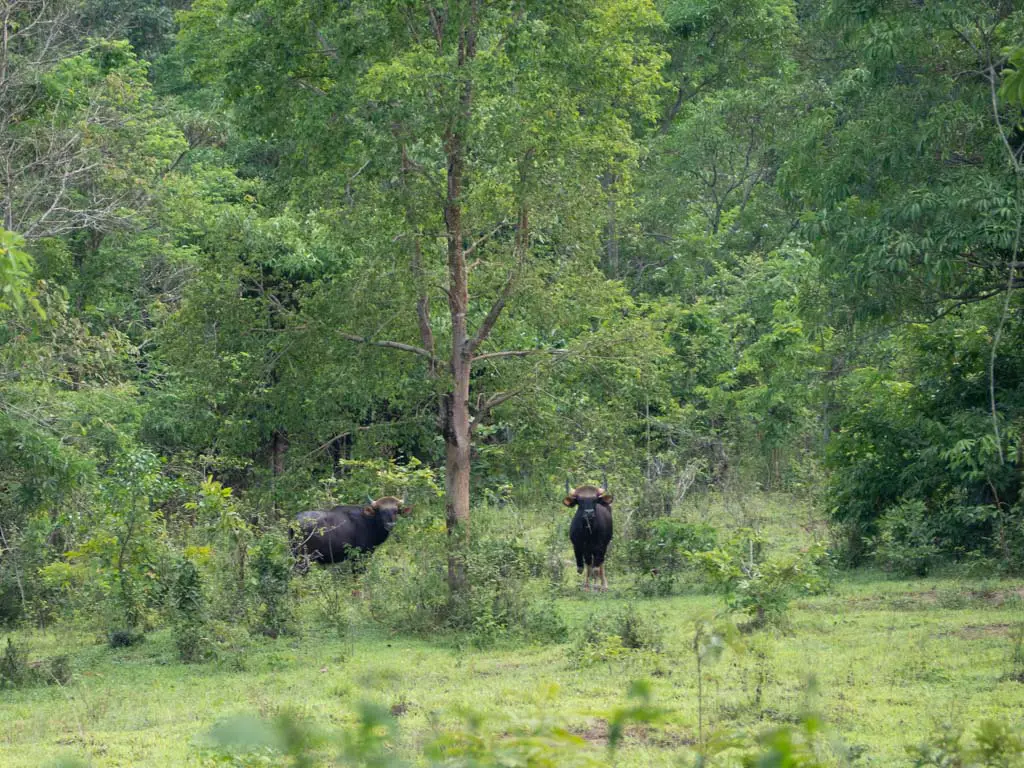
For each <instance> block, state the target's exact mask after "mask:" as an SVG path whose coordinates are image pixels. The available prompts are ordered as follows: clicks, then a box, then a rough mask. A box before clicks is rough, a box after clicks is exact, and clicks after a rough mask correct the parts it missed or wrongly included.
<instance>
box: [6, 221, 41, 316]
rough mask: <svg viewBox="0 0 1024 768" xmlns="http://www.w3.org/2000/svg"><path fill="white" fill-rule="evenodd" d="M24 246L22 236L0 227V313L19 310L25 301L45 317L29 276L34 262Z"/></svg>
mask: <svg viewBox="0 0 1024 768" xmlns="http://www.w3.org/2000/svg"><path fill="white" fill-rule="evenodd" d="M24 247H25V240H24V238H22V237H20V236H19V235H17V234H15V233H14V232H8V231H7V230H6V229H4V228H2V227H0V313H2V312H4V311H6V310H11V309H14V310H17V311H21V310H22V309H23V308H24V306H25V304H26V303H27V304H29V305H31V307H32V308H33V309H35V311H36V312H38V313H39V315H40V317H42V318H43V319H46V312H45V310H44V309H43V306H42V304H40V303H39V300H38V299H37V298H36V296H35V293H34V292H33V291H32V286H31V279H30V278H31V275H32V269H33V267H34V265H35V264H34V262H33V260H32V256H31V255H29V254H28V253H26V252H25V251H24V250H23V249H24Z"/></svg>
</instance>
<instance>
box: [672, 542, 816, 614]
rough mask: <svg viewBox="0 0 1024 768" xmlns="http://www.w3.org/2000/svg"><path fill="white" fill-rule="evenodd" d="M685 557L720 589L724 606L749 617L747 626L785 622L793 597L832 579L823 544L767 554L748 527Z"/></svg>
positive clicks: (708, 580)
mask: <svg viewBox="0 0 1024 768" xmlns="http://www.w3.org/2000/svg"><path fill="white" fill-rule="evenodd" d="M688 557H689V559H690V561H691V562H692V563H693V564H694V565H695V567H696V568H697V569H698V571H699V572H700V573H701V574H702V575H703V577H704V578H705V579H706V581H707V582H708V584H709V585H710V586H711V587H712V588H713V589H716V590H718V591H720V592H722V593H723V594H724V596H725V600H726V607H727V608H728V610H730V611H735V612H739V613H743V614H746V615H747V616H749V617H750V622H749V623H748V624H747V625H746V628H747V629H757V628H760V627H763V626H765V625H767V624H784V623H785V621H786V615H787V610H788V608H789V603H790V601H791V600H792V599H793V597H795V596H796V595H798V594H820V593H822V592H824V591H825V590H827V589H828V587H829V584H830V582H831V575H832V563H831V561H830V558H829V553H828V551H827V549H826V548H825V546H824V545H823V544H813V545H811V546H810V547H808V548H807V549H806V550H803V551H801V552H798V553H795V554H772V555H770V556H769V555H768V553H767V552H766V548H765V545H764V540H763V538H762V537H761V536H760V535H759V534H757V533H755V532H753V531H750V530H741V531H739V532H737V533H736V534H735V535H734V536H733V537H732V538H731V539H729V541H727V542H726V543H725V544H723V545H722V546H718V547H715V548H714V549H712V550H709V551H707V552H691V553H689V554H688Z"/></svg>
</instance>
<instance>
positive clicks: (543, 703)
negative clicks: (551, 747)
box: [0, 579, 1024, 766]
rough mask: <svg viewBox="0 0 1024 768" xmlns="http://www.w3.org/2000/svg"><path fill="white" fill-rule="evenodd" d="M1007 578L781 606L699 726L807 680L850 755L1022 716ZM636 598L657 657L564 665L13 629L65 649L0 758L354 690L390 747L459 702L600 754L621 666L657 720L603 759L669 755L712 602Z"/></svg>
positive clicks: (128, 761) (343, 643) (600, 598)
mask: <svg viewBox="0 0 1024 768" xmlns="http://www.w3.org/2000/svg"><path fill="white" fill-rule="evenodd" d="M1021 589H1024V583H1021V582H1016V581H1006V582H991V581H986V582H965V581H958V580H953V579H934V580H922V581H915V582H893V581H888V580H878V581H873V582H871V581H863V580H858V581H853V582H840V584H839V585H838V586H837V590H836V593H835V594H832V595H828V596H823V597H816V598H811V599H806V600H803V601H800V602H799V603H798V604H796V605H795V606H794V609H793V611H792V619H791V626H790V628H789V630H788V631H787V632H786V633H784V634H783V633H772V632H765V633H761V634H759V635H756V636H753V637H749V638H747V639H746V644H747V646H748V648H747V650H746V652H744V653H740V654H735V653H731V652H727V653H726V655H725V656H724V657H723V659H722V660H721V662H720V663H718V664H717V665H715V666H711V667H709V668H707V670H706V678H705V690H706V701H705V712H706V717H707V722H708V724H709V726H710V728H711V729H714V728H716V727H719V728H721V727H726V728H732V727H744V728H763V727H767V726H769V725H772V724H776V723H785V722H791V721H793V720H794V719H796V718H797V717H798V715H799V713H800V712H801V710H802V708H803V707H804V706H805V703H806V700H807V687H806V682H807V679H808V675H810V674H813V675H814V676H815V678H816V680H817V685H818V694H817V706H818V707H819V708H820V711H821V712H822V713H823V714H824V715H825V717H826V719H827V721H828V722H829V723H830V724H832V725H833V726H834V728H835V729H836V731H837V732H838V733H839V735H840V736H841V737H842V739H843V741H844V742H845V743H846V744H848V745H855V746H856V747H858V749H859V750H860V751H861V752H862V754H863V755H864V759H865V760H867V761H868V764H872V763H873V764H878V765H892V764H898V763H899V762H901V760H902V759H903V758H904V752H903V748H904V745H906V744H910V743H914V742H917V741H920V740H922V739H924V738H926V737H927V736H928V735H929V734H930V733H931V732H932V731H933V730H935V729H936V728H937V727H938V726H940V725H941V724H942V723H944V722H954V723H957V722H959V723H975V722H977V721H978V720H980V719H982V718H985V717H1002V718H1010V719H1012V718H1014V717H1018V716H1019V712H1021V711H1024V685H1022V683H1021V682H1019V681H1018V679H1015V678H1014V676H1013V674H1014V663H1013V652H1014V633H1015V632H1018V631H1019V630H1018V628H1020V627H1022V626H1024V609H1022V607H1021V602H1020V601H1019V600H1018V599H1005V596H1007V595H1019V592H1020V590H1021ZM625 602H626V600H625V599H624V598H622V597H620V596H618V595H616V594H614V593H612V594H609V595H580V596H579V597H572V598H563V599H561V600H560V601H559V603H558V605H559V609H560V610H561V611H562V612H563V613H564V615H565V616H566V618H567V620H568V621H569V623H570V626H572V627H573V628H574V629H576V630H578V629H579V627H580V626H581V625H582V624H583V623H584V622H585V621H587V619H588V617H589V616H591V615H592V614H593V613H595V612H601V611H606V610H610V609H613V608H618V607H620V606H622V605H624V604H625ZM636 605H637V610H638V611H639V612H640V613H641V614H642V615H644V616H645V617H647V618H648V619H650V620H652V621H654V622H656V623H657V624H658V625H659V626H660V627H661V629H662V630H663V632H664V648H663V649H662V650H661V651H660V652H658V653H654V652H645V651H631V652H624V653H623V654H622V655H621V656H620V657H617V658H614V659H612V660H611V661H607V662H599V663H596V664H593V665H590V666H579V665H578V664H577V663H576V662H575V661H574V659H573V658H572V655H571V650H572V647H573V646H572V643H571V642H570V643H566V644H560V645H553V646H547V647H533V648H521V647H520V648H509V649H495V650H475V649H472V648H458V647H455V646H453V645H452V644H451V643H450V642H449V641H447V640H442V641H441V642H437V643H432V642H429V641H425V640H414V639H408V638H392V637H387V636H385V635H382V634H379V633H376V632H374V631H372V630H371V629H370V628H369V627H361V628H359V629H358V630H356V633H355V634H356V636H355V637H353V638H351V639H347V640H338V639H333V638H330V637H321V636H316V635H312V634H311V635H307V636H306V637H303V638H279V639H276V640H265V641H259V642H257V643H255V644H254V645H253V647H252V649H251V651H250V652H248V653H246V654H245V656H244V659H242V660H240V661H241V666H242V668H241V669H232V668H231V666H232V665H230V664H221V663H214V664H207V665H191V666H186V665H181V664H179V663H178V662H177V661H176V660H175V653H174V648H173V643H172V642H171V640H170V637H169V635H168V634H167V633H164V632H160V633H155V634H154V635H152V636H151V637H150V638H148V639H147V641H146V642H145V643H143V644H141V645H139V646H136V647H132V648H126V649H120V650H111V649H109V648H107V647H106V646H99V645H92V644H90V643H89V639H88V638H87V637H84V636H74V635H67V634H64V633H61V634H57V633H32V634H21V635H18V636H17V637H18V639H19V640H22V641H25V642H28V643H30V645H31V648H32V651H33V655H34V656H42V655H46V654H48V653H51V652H60V651H64V652H66V651H68V650H70V651H71V653H72V658H73V664H74V668H75V681H74V683H73V684H71V685H69V686H67V687H65V688H61V687H57V686H51V687H39V688H30V689H25V690H17V691H4V692H3V694H2V699H0V722H2V723H3V728H2V729H0V747H2V750H0V764H2V765H4V766H38V765H41V764H46V763H47V762H48V761H52V760H55V759H57V758H58V757H59V756H63V755H69V754H71V755H76V756H79V757H83V758H86V759H88V760H90V761H91V762H92V764H94V765H97V766H107V765H109V766H120V765H140V764H149V765H157V764H161V765H189V764H198V757H199V751H198V749H197V745H198V744H199V738H200V737H201V736H202V735H203V734H204V733H206V732H207V731H208V730H209V729H210V727H211V726H212V725H213V724H214V723H215V722H216V721H217V720H219V719H221V718H224V717H226V716H228V715H230V714H234V713H242V712H249V713H256V714H259V715H262V716H272V715H274V714H275V713H277V712H280V711H291V712H294V713H296V714H298V715H300V716H302V717H305V718H309V719H311V720H313V721H315V722H316V723H318V724H320V725H322V726H324V727H326V728H332V727H343V726H345V725H348V724H351V723H353V722H354V719H355V713H356V711H357V709H356V708H357V705H358V703H359V702H360V701H362V700H369V701H373V702H376V703H378V704H380V705H383V706H384V707H386V708H388V709H389V710H391V711H392V712H393V713H395V714H396V715H397V717H398V720H399V725H400V730H399V734H400V735H399V740H398V743H397V744H395V749H397V750H398V751H399V753H402V754H406V755H409V756H411V755H413V754H416V753H418V752H419V751H420V749H421V748H422V746H423V745H424V744H425V743H426V742H427V741H428V740H429V739H430V738H431V736H432V735H433V733H434V732H435V730H436V729H437V728H445V727H457V726H458V725H459V723H460V721H461V718H462V713H463V712H466V711H469V712H474V713H477V714H479V715H481V716H482V717H483V718H484V724H485V725H484V727H485V728H487V729H492V730H493V731H494V732H497V733H501V732H506V731H508V730H509V729H510V728H514V725H515V723H516V722H518V721H524V720H529V719H532V718H538V717H546V718H551V719H552V720H553V721H555V722H557V723H559V724H560V725H563V726H565V727H566V728H568V729H569V730H570V731H571V732H572V733H575V734H577V735H579V736H581V737H582V738H583V739H584V740H585V741H586V742H588V744H591V745H592V748H593V750H594V752H595V754H596V755H598V756H601V755H603V749H604V744H605V742H606V739H607V724H606V723H607V718H608V715H609V713H610V712H611V710H613V709H614V708H615V707H616V706H618V705H621V704H622V702H623V701H624V698H625V696H624V694H625V691H626V690H627V688H628V685H629V683H630V681H631V680H633V679H637V678H647V679H649V680H651V681H652V687H653V692H654V698H655V701H656V702H657V703H658V704H659V705H661V706H664V707H666V708H668V709H669V710H670V715H669V717H668V718H667V720H666V722H665V723H664V724H659V725H656V726H636V727H634V728H632V729H630V730H629V731H627V735H626V739H625V745H624V748H623V750H622V752H621V754H620V755H619V764H620V765H623V766H633V765H636V766H639V765H676V764H678V762H679V760H680V758H681V757H682V756H683V755H684V754H688V753H689V750H690V749H691V745H692V744H694V743H695V741H696V740H697V700H696V691H697V686H696V667H695V660H694V658H693V654H692V652H691V651H690V644H691V642H692V635H693V624H694V622H695V621H696V620H697V618H698V617H702V616H709V615H711V614H713V613H714V612H715V611H716V610H717V607H718V605H717V599H716V598H715V597H713V596H680V597H672V598H666V599H648V600H644V601H641V602H638V603H637V604H636Z"/></svg>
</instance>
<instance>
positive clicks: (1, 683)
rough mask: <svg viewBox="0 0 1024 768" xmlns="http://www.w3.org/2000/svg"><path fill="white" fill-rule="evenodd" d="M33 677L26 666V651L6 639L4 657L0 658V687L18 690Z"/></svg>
mask: <svg viewBox="0 0 1024 768" xmlns="http://www.w3.org/2000/svg"><path fill="white" fill-rule="evenodd" d="M33 677H34V673H33V670H32V668H31V667H29V665H28V651H27V649H25V648H22V647H20V646H18V645H15V644H14V641H13V640H11V638H9V637H8V638H7V645H6V646H5V647H4V655H3V656H2V657H0V687H3V688H20V687H21V686H23V685H26V684H28V683H29V682H30V681H31V680H32V679H33Z"/></svg>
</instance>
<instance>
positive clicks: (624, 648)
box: [568, 603, 663, 666]
mask: <svg viewBox="0 0 1024 768" xmlns="http://www.w3.org/2000/svg"><path fill="white" fill-rule="evenodd" d="M662 636H663V632H662V629H661V627H660V626H659V625H658V624H657V622H656V621H655V620H653V619H651V618H647V617H644V616H643V615H641V614H640V613H639V612H638V611H637V610H636V607H635V606H634V605H633V604H632V603H630V604H628V605H626V606H625V607H624V608H622V609H621V610H619V611H613V612H607V611H604V612H601V613H594V614H591V615H590V616H589V617H587V619H586V621H584V622H583V625H582V628H581V629H580V630H579V632H578V633H577V635H576V637H575V640H574V641H573V643H572V645H571V646H570V647H569V649H568V654H569V660H570V662H571V663H572V664H574V665H576V666H589V665H591V664H596V663H598V662H602V661H613V660H615V659H617V658H621V657H623V656H626V655H628V654H629V653H630V652H632V651H655V652H657V651H659V650H660V649H661V646H662Z"/></svg>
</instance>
